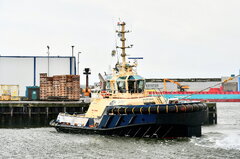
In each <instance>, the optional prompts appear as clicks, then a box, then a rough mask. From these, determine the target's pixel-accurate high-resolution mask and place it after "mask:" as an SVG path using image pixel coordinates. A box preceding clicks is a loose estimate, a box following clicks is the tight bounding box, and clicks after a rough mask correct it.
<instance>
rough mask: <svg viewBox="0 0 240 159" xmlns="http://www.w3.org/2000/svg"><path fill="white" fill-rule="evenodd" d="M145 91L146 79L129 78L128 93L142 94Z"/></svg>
mask: <svg viewBox="0 0 240 159" xmlns="http://www.w3.org/2000/svg"><path fill="white" fill-rule="evenodd" d="M143 91H144V79H143V78H142V77H141V76H138V75H135V76H129V78H128V92H129V93H142V92H143Z"/></svg>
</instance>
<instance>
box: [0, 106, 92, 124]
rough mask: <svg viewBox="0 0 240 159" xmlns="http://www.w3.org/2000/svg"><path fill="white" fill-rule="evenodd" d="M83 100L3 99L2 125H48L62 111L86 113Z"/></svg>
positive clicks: (1, 109) (0, 117)
mask: <svg viewBox="0 0 240 159" xmlns="http://www.w3.org/2000/svg"><path fill="white" fill-rule="evenodd" d="M88 106H89V103H84V102H82V101H1V102H0V127H32V126H48V123H49V121H50V120H52V119H56V117H57V115H58V114H59V113H60V112H68V113H71V114H73V113H78V114H82V113H85V112H86V111H87V109H88Z"/></svg>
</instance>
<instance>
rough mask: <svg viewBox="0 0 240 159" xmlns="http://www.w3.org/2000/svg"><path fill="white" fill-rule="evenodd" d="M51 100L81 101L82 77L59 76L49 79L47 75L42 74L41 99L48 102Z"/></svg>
mask: <svg viewBox="0 0 240 159" xmlns="http://www.w3.org/2000/svg"><path fill="white" fill-rule="evenodd" d="M49 98H53V99H64V100H65V99H66V100H79V98H80V76H79V75H58V76H53V77H47V74H46V73H42V74H40V99H41V100H47V99H49Z"/></svg>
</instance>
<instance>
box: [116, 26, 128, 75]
mask: <svg viewBox="0 0 240 159" xmlns="http://www.w3.org/2000/svg"><path fill="white" fill-rule="evenodd" d="M118 25H120V26H121V30H120V31H118V30H117V31H116V32H117V33H118V35H120V36H121V39H120V40H121V42H122V46H121V47H119V46H117V48H120V49H121V50H122V53H121V56H122V66H121V70H122V71H124V70H126V51H125V49H126V48H130V46H125V41H126V38H125V33H129V31H126V30H125V25H126V23H125V22H121V23H118Z"/></svg>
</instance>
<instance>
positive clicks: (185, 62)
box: [0, 0, 240, 83]
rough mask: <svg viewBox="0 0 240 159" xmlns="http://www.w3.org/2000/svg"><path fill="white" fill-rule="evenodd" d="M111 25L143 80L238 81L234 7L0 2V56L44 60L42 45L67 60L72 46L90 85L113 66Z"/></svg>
mask: <svg viewBox="0 0 240 159" xmlns="http://www.w3.org/2000/svg"><path fill="white" fill-rule="evenodd" d="M119 18H120V19H121V21H125V22H126V23H127V28H128V29H129V30H131V31H132V32H131V33H130V34H128V35H127V43H128V44H133V45H134V46H133V48H132V49H128V50H127V54H130V55H131V56H141V57H144V59H143V60H141V61H139V68H138V72H139V74H141V75H142V76H143V77H146V78H189V77H221V76H228V75H231V74H238V73H239V69H240V20H239V19H240V1H239V0H145V1H143V0H121V1H120V0H118V1H116V0H0V55H2V56H12V55H13V56H35V55H36V56H38V55H41V56H45V55H47V54H46V52H47V47H46V46H47V45H49V46H50V55H60V56H70V55H71V46H72V45H74V46H75V55H76V54H77V52H82V54H81V55H80V69H81V70H83V68H85V67H90V68H91V70H92V75H91V76H90V79H91V83H93V82H96V81H98V76H97V74H98V73H103V72H104V71H107V70H108V68H109V65H110V64H112V63H113V58H112V57H111V51H112V50H113V49H114V48H115V45H116V35H115V29H116V23H117V22H118V20H119ZM81 79H82V80H84V78H81Z"/></svg>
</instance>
